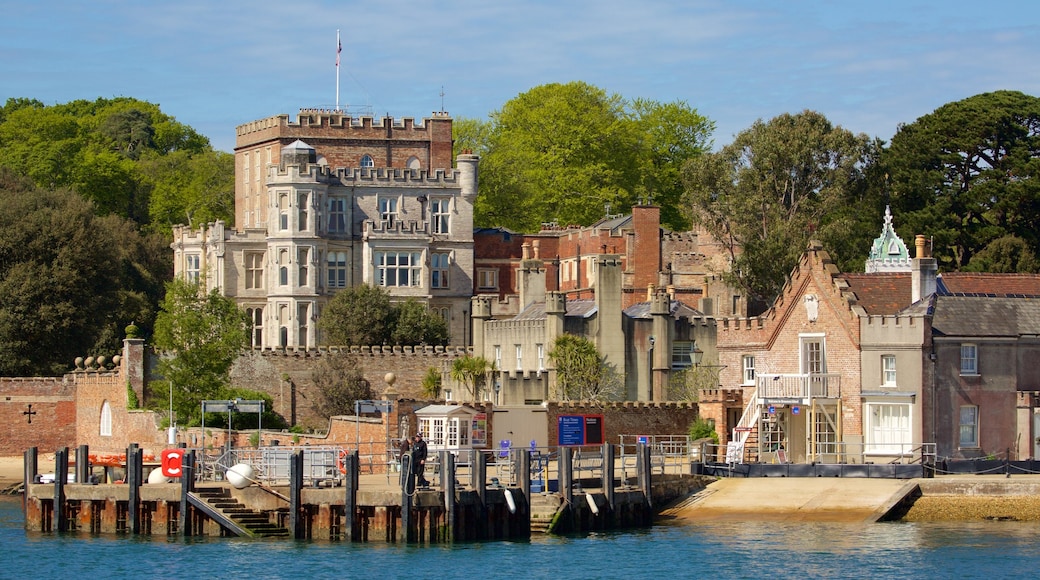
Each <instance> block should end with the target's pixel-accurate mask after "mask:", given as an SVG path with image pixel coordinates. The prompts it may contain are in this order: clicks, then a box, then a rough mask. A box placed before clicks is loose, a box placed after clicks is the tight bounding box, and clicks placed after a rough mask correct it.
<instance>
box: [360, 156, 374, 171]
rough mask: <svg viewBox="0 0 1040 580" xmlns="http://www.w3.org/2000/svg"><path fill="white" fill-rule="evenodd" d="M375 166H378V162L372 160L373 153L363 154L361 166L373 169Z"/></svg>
mask: <svg viewBox="0 0 1040 580" xmlns="http://www.w3.org/2000/svg"><path fill="white" fill-rule="evenodd" d="M375 166H376V162H375V161H372V156H371V155H363V156H361V168H362V169H371V168H373V167H375Z"/></svg>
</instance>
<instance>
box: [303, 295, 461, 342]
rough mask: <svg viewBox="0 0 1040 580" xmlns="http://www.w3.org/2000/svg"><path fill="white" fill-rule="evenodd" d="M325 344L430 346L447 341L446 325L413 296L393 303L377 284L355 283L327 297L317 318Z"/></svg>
mask: <svg viewBox="0 0 1040 580" xmlns="http://www.w3.org/2000/svg"><path fill="white" fill-rule="evenodd" d="M318 328H319V329H321V331H322V336H323V338H322V340H323V342H325V344H329V345H334V346H379V345H384V344H392V345H400V346H416V345H421V344H428V345H431V346H436V345H445V344H448V338H449V337H448V326H447V323H446V322H445V321H444V319H442V318H441V317H439V316H437V315H436V314H434V313H432V312H430V310H429V309H428V308H427V307H426V305H425V304H423V303H421V302H419V301H417V300H415V299H414V298H413V299H408V300H406V301H404V302H401V303H397V304H394V303H392V302H391V301H390V294H389V293H387V291H386V290H385V289H383V288H381V287H379V286H371V285H368V284H359V285H357V286H352V287H350V288H345V289H343V290H340V291H339V292H337V293H336V295H335V296H333V297H332V299H331V300H329V303H328V305H326V306H325V310H324V311H323V312H322V315H321V318H319V319H318Z"/></svg>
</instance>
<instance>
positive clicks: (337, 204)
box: [328, 197, 347, 234]
mask: <svg viewBox="0 0 1040 580" xmlns="http://www.w3.org/2000/svg"><path fill="white" fill-rule="evenodd" d="M328 207H329V233H330V234H345V233H347V200H346V198H343V197H330V198H329V201H328Z"/></svg>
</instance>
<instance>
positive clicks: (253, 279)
mask: <svg viewBox="0 0 1040 580" xmlns="http://www.w3.org/2000/svg"><path fill="white" fill-rule="evenodd" d="M263 287H264V254H263V253H262V252H246V290H259V289H261V288H263Z"/></svg>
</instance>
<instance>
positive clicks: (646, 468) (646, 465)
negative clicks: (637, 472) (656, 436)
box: [639, 445, 654, 513]
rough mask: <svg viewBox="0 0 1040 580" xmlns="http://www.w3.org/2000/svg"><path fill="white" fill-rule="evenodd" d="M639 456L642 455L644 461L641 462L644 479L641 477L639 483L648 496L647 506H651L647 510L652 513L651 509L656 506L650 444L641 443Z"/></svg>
mask: <svg viewBox="0 0 1040 580" xmlns="http://www.w3.org/2000/svg"><path fill="white" fill-rule="evenodd" d="M639 457H640V459H642V461H641V462H640V463H641V464H642V469H641V473H642V479H641V481H640V483H639V485H640V488H641V489H642V490H643V494H644V495H645V496H646V506H647V508H650V509H648V510H647V513H650V510H652V509H653V507H654V502H653V497H652V496H651V491H652V483H653V482H652V479H653V475H652V473H651V472H652V471H653V469H652V464H651V463H650V446H649V445H640V446H639Z"/></svg>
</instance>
